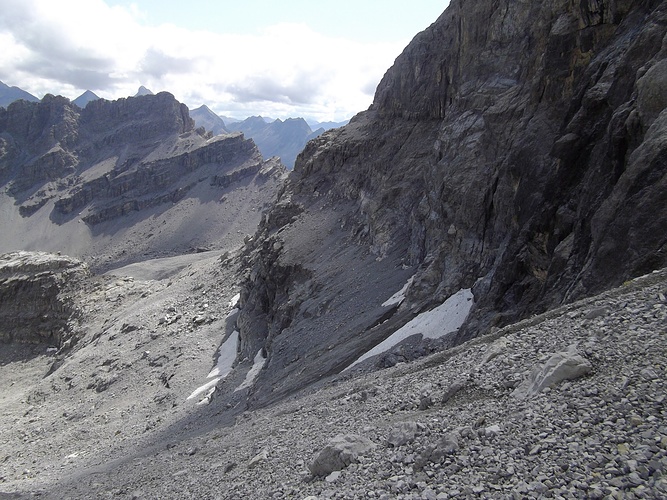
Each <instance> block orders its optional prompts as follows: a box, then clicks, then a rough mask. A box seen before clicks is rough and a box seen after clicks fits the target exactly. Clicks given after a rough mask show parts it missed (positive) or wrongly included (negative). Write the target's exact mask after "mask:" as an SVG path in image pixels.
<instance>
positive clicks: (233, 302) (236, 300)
mask: <svg viewBox="0 0 667 500" xmlns="http://www.w3.org/2000/svg"><path fill="white" fill-rule="evenodd" d="M239 300H241V294H240V293H237V294H236V295H234V296H233V297H232V300H230V301H229V307H236V305H237V304H238V303H239Z"/></svg>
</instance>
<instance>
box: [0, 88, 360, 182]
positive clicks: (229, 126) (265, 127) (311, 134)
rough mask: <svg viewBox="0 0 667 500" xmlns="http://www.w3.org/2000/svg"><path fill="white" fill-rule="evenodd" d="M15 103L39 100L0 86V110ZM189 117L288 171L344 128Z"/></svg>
mask: <svg viewBox="0 0 667 500" xmlns="http://www.w3.org/2000/svg"><path fill="white" fill-rule="evenodd" d="M144 95H154V94H153V92H152V91H150V90H149V89H147V88H146V87H144V86H143V85H142V86H141V87H139V89H138V90H137V93H136V94H135V95H134V96H133V97H138V96H144ZM19 99H25V100H27V101H32V102H39V100H40V99H38V98H37V97H35V96H33V95H32V94H30V93H28V92H26V91H24V90H22V89H20V88H18V87H9V86H8V85H5V84H4V83H2V82H0V107H7V106H9V104H11V103H12V102H14V101H17V100H19ZM98 99H100V97H99V96H98V95H96V94H95V93H94V92H92V91H90V90H86V91H85V92H84V93H83V94H81V95H80V96H79V97H77V98H76V99H74V100H73V101H72V103H73V104H76V105H77V106H78V107H79V108H81V109H83V108H85V107H86V105H87V104H88V103H89V102H91V101H96V100H98ZM190 116H191V117H192V119H193V120H194V121H195V124H196V126H197V127H204V129H206V130H207V131H209V132H211V133H212V134H213V135H220V134H229V133H232V132H242V133H243V134H244V135H245V137H246V138H248V139H252V140H253V141H254V142H255V144H256V145H257V147H258V149H259V150H260V152H261V153H262V156H263V157H264V158H271V157H273V156H278V157H280V159H281V161H282V163H283V164H284V165H285V166H287V168H289V169H290V170H291V169H292V168H294V162H295V160H296V157H297V155H298V154H299V153H300V152H301V151H302V150H303V148H304V146H305V145H306V143H307V142H308V141H309V140H311V139H314V138H315V137H317V136H319V135H320V134H322V133H323V132H325V131H326V130H329V129H332V128H338V127H342V126H343V125H346V124H347V121H344V122H331V121H330V122H311V123H308V122H307V121H306V120H304V119H303V118H288V119H286V120H284V121H283V120H280V119H276V120H274V119H272V118H266V117H261V116H251V117H249V118H246V119H245V120H237V119H235V118H231V117H227V116H222V117H221V116H219V115H217V114H216V113H215V112H213V111H212V110H211V109H210V108H209V107H208V106H206V105H205V104H204V105H202V106H200V107H198V108H196V109H193V110H190Z"/></svg>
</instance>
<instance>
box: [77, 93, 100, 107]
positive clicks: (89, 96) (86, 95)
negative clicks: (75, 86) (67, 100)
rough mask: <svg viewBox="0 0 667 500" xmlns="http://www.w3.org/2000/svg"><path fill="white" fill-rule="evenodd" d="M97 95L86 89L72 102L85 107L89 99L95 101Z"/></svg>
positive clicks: (97, 97)
mask: <svg viewBox="0 0 667 500" xmlns="http://www.w3.org/2000/svg"><path fill="white" fill-rule="evenodd" d="M98 99H99V96H98V95H97V94H95V92H92V91H90V90H86V91H85V92H84V93H83V94H81V95H80V96H79V97H77V98H76V99H74V100H73V101H72V103H73V104H76V105H77V106H79V107H80V108H85V107H86V104H88V103H89V102H90V101H97V100H98Z"/></svg>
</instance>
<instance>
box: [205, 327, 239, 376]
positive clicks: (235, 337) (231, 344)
mask: <svg viewBox="0 0 667 500" xmlns="http://www.w3.org/2000/svg"><path fill="white" fill-rule="evenodd" d="M238 342H239V332H238V331H237V330H234V331H233V332H232V333H231V335H230V336H229V337H227V340H225V341H224V342H223V343H222V345H221V346H220V347H219V348H218V362H217V363H216V364H215V366H214V367H213V369H212V370H211V371H210V372H209V374H208V375H207V376H206V378H213V377H219V378H225V377H226V376H227V375H228V374H229V372H230V371H232V365H233V364H234V360H235V359H236V346H237V344H238Z"/></svg>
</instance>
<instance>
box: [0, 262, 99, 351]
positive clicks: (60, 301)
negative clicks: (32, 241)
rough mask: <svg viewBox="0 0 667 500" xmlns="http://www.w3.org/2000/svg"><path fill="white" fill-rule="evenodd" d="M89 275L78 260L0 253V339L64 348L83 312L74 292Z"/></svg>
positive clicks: (84, 266)
mask: <svg viewBox="0 0 667 500" xmlns="http://www.w3.org/2000/svg"><path fill="white" fill-rule="evenodd" d="M89 275H90V273H89V271H88V267H87V266H86V265H85V264H84V263H83V262H81V261H79V260H77V259H72V258H70V257H65V256H59V255H52V254H47V253H44V252H14V253H9V254H4V255H2V256H0V325H1V326H0V341H1V342H16V343H24V344H43V343H45V344H48V345H50V346H53V347H61V346H62V345H63V343H64V342H67V341H68V340H70V339H71V335H72V333H73V330H72V328H71V323H70V322H71V321H72V320H74V319H75V318H76V317H77V315H79V314H80V312H79V311H78V310H77V307H76V304H75V301H74V300H72V298H71V295H72V292H73V291H74V290H75V289H76V286H77V285H78V284H79V283H80V282H81V281H82V280H85V279H86V278H88V277H89Z"/></svg>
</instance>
